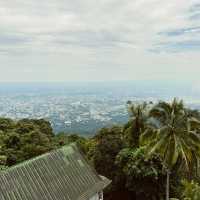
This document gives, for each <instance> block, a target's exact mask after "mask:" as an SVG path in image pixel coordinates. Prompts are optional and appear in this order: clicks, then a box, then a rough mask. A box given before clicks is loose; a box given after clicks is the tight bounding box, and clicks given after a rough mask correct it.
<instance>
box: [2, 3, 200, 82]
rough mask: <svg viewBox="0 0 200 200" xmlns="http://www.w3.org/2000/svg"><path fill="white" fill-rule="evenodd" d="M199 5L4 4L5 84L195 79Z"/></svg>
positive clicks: (3, 53) (3, 79) (197, 55)
mask: <svg viewBox="0 0 200 200" xmlns="http://www.w3.org/2000/svg"><path fill="white" fill-rule="evenodd" d="M198 3H199V0H190V1H188V0H169V1H160V0H135V1H131V0H123V1H121V0H101V1H97V0H84V1H82V0H75V1H70V0H59V1H57V0H51V1H49V0H43V1H38V0H29V1H26V0H6V1H3V0H0V62H1V65H0V70H1V74H0V79H1V80H2V81H10V80H14V81H27V80H32V81H45V80H47V81H55V80H109V79H125V80H126V79H159V78H164V79H170V78H176V77H178V78H179V79H187V78H188V74H190V77H189V79H193V78H194V79H196V78H197V76H196V73H197V72H198V73H199V72H200V70H198V57H199V51H200V39H199V36H200V32H199V31H198V29H195V27H200V20H198V18H194V14H196V13H198V12H199V10H200V8H199V6H195V5H197V4H198ZM191 16H193V17H192V18H191ZM192 30H196V31H192ZM181 31H182V33H181ZM170 33H171V34H170ZM173 33H174V34H173ZM176 33H179V34H176ZM24 69H25V70H24ZM12 72H14V73H13V74H12ZM178 73H181V74H182V75H181V76H177V74H178ZM11 74H12V75H11ZM111 76H112V77H111Z"/></svg>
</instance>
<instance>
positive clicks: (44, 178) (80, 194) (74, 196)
mask: <svg viewBox="0 0 200 200" xmlns="http://www.w3.org/2000/svg"><path fill="white" fill-rule="evenodd" d="M109 184H110V180H108V179H107V178H105V177H102V176H99V175H98V174H97V173H96V171H95V170H94V169H93V168H92V167H91V166H90V165H89V163H88V162H87V160H86V159H85V158H84V156H83V155H82V154H81V153H80V151H79V149H78V148H77V146H76V145H74V144H72V145H69V146H64V147H63V148H61V149H59V150H55V151H52V152H50V153H47V154H44V155H42V156H39V157H36V158H34V159H31V160H28V161H26V162H24V163H22V164H19V165H16V166H14V167H11V168H9V169H8V170H5V171H3V172H1V173H0V200H102V199H103V192H102V191H103V189H104V188H105V187H106V186H107V185H109Z"/></svg>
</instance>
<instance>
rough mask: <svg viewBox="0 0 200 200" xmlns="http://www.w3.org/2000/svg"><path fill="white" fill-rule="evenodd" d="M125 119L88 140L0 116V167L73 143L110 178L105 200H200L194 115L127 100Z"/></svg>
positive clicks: (197, 117) (199, 139)
mask: <svg viewBox="0 0 200 200" xmlns="http://www.w3.org/2000/svg"><path fill="white" fill-rule="evenodd" d="M127 107H128V111H129V113H130V118H129V121H128V122H127V123H126V124H124V125H121V126H113V127H110V128H102V129H101V130H99V131H98V133H96V134H95V136H94V137H92V138H84V137H80V136H78V135H76V134H73V135H68V134H66V133H59V134H57V135H54V133H53V130H52V128H51V125H50V123H49V122H47V121H45V120H43V119H40V120H32V119H23V120H19V121H14V120H11V119H5V118H1V119H0V147H1V148H0V168H1V169H2V170H4V169H5V168H7V167H9V166H12V165H15V164H17V163H19V162H22V161H24V160H27V159H30V158H32V157H35V156H37V155H41V154H43V153H45V152H48V151H50V150H52V149H56V148H58V147H60V146H63V145H65V144H68V143H71V142H77V143H78V145H79V146H80V148H81V149H82V151H83V152H84V153H85V154H86V156H87V157H88V159H89V161H90V162H91V164H93V165H94V167H95V169H96V170H97V172H98V173H99V174H102V175H104V176H106V177H108V178H109V179H111V180H112V185H111V186H110V187H109V188H107V191H106V194H105V199H107V200H112V199H124V200H126V199H127V200H128V199H138V200H143V199H148V200H164V199H166V200H169V199H170V198H171V199H179V200H196V199H200V197H199V195H200V179H199V161H200V113H199V112H198V111H196V110H191V109H188V108H186V107H185V106H184V104H183V102H182V101H178V100H176V99H174V100H173V101H172V102H171V103H168V102H158V103H157V104H153V103H152V102H150V103H141V104H137V105H136V104H133V103H132V102H130V101H129V102H127Z"/></svg>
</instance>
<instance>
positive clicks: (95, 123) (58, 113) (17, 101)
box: [0, 81, 200, 135]
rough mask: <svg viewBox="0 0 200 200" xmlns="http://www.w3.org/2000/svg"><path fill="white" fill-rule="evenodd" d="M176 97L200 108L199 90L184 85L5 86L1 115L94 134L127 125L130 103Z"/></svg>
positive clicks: (0, 99)
mask: <svg viewBox="0 0 200 200" xmlns="http://www.w3.org/2000/svg"><path fill="white" fill-rule="evenodd" d="M155 91H156V92H155ZM173 97H178V98H181V99H183V100H184V102H185V103H186V104H187V105H188V106H190V107H191V108H194V109H199V108H200V101H199V100H198V99H199V98H198V97H199V96H198V92H197V90H194V89H193V88H192V85H183V84H181V83H171V84H168V85H166V84H163V83H162V82H160V83H158V82H148V83H147V82H145V83H144V82H141V81H132V82H110V83H109V82H107V83H103V82H102V83H100V82H99V83H98V82H97V83H92V84H91V83H48V84H47V83H40V84H39V83H37V84H36V83H27V84H23V83H21V84H20V83H17V84H16V83H2V84H0V116H1V117H6V118H12V119H22V118H36V119H40V118H43V119H46V120H49V121H50V122H51V124H52V127H53V128H54V131H55V132H66V133H79V134H82V135H93V134H95V133H96V131H97V130H98V129H100V128H102V127H106V126H111V125H114V124H122V123H124V122H126V121H127V120H128V112H127V105H126V102H127V101H129V100H130V101H133V102H136V103H137V102H141V101H147V102H156V101H158V100H171V99H172V98H173Z"/></svg>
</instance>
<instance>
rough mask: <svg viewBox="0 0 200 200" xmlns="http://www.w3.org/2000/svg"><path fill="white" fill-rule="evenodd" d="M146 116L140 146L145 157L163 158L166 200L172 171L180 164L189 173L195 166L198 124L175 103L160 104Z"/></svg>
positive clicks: (198, 138)
mask: <svg viewBox="0 0 200 200" xmlns="http://www.w3.org/2000/svg"><path fill="white" fill-rule="evenodd" d="M149 116H150V119H149V123H148V128H147V130H146V131H145V132H144V133H143V134H142V135H141V144H142V145H146V151H147V157H151V156H152V155H153V154H154V153H158V154H159V155H160V157H161V158H162V162H163V167H164V169H165V170H166V173H167V182H166V200H169V178H170V173H171V171H172V170H173V167H174V166H175V165H176V164H177V163H180V164H179V165H180V166H182V167H185V169H186V170H187V171H188V172H189V171H190V170H191V169H192V166H193V165H194V164H195V165H197V164H198V160H199V157H200V155H199V154H200V153H199V152H200V137H199V135H198V134H197V130H196V129H197V127H198V124H200V123H199V122H198V120H197V119H196V118H194V117H189V116H188V114H187V111H186V109H185V107H184V105H183V102H182V101H178V100H177V99H174V100H173V102H172V103H167V102H159V103H158V104H157V105H155V106H154V107H153V108H152V109H151V111H150V114H149ZM194 122H195V123H194ZM192 124H193V125H192ZM194 124H195V126H196V128H195V126H194Z"/></svg>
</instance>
